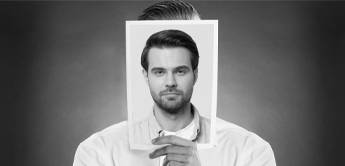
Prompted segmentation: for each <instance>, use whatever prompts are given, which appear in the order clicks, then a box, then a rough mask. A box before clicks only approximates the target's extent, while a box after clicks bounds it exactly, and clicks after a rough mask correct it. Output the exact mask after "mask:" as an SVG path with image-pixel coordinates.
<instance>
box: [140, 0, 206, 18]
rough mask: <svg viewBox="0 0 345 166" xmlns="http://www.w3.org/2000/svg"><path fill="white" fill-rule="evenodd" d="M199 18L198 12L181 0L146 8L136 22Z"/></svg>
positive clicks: (163, 2) (164, 2)
mask: <svg viewBox="0 0 345 166" xmlns="http://www.w3.org/2000/svg"><path fill="white" fill-rule="evenodd" d="M196 17H199V18H200V15H199V13H198V11H197V10H196V9H195V8H194V7H193V6H192V5H191V4H190V3H187V2H183V1H181V0H169V1H162V2H158V3H155V4H153V5H152V6H150V7H148V8H146V9H145V10H144V11H143V13H142V14H141V15H140V16H139V18H138V20H193V19H194V18H196Z"/></svg>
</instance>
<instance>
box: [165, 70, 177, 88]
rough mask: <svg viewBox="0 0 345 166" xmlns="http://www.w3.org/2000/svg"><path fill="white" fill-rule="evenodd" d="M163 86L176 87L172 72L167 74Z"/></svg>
mask: <svg viewBox="0 0 345 166" xmlns="http://www.w3.org/2000/svg"><path fill="white" fill-rule="evenodd" d="M165 86H166V87H167V88H176V87H177V84H176V79H175V76H174V74H173V73H168V74H167V77H166V83H165Z"/></svg>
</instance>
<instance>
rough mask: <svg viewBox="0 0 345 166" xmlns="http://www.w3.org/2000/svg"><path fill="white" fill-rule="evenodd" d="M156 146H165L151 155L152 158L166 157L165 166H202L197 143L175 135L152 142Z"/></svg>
mask: <svg viewBox="0 0 345 166" xmlns="http://www.w3.org/2000/svg"><path fill="white" fill-rule="evenodd" d="M152 143H153V144H154V145H164V144H169V145H167V146H164V147H162V148H159V149H156V150H155V151H153V152H152V153H150V158H151V159H153V158H157V157H160V156H164V155H166V158H165V162H164V164H163V165H164V166H180V165H183V166H200V165H201V164H200V160H199V156H198V152H197V148H196V143H194V142H192V141H189V140H186V139H183V138H180V137H177V136H173V135H169V136H162V137H158V138H155V139H153V140H152Z"/></svg>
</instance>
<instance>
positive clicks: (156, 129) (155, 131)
mask: <svg viewBox="0 0 345 166" xmlns="http://www.w3.org/2000/svg"><path fill="white" fill-rule="evenodd" d="M191 111H192V115H193V120H192V122H191V123H194V125H195V129H196V130H197V131H196V133H197V135H199V132H200V117H199V116H200V115H199V112H198V110H197V109H196V108H195V107H194V105H193V104H191ZM191 123H190V124H188V125H187V126H186V127H184V128H183V129H180V130H179V131H181V130H184V129H186V128H187V127H188V126H189V125H191ZM149 126H150V127H149V130H150V138H151V140H152V139H154V138H157V137H158V136H159V133H160V131H162V130H164V129H162V127H161V126H160V125H159V123H158V121H157V119H156V117H155V115H154V110H153V109H152V111H151V114H150V116H149ZM177 132H178V131H177Z"/></svg>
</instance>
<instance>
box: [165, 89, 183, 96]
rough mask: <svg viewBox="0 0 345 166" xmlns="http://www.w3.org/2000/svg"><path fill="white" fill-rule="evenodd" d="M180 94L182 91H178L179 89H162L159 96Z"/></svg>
mask: <svg viewBox="0 0 345 166" xmlns="http://www.w3.org/2000/svg"><path fill="white" fill-rule="evenodd" d="M181 94H182V92H180V91H178V90H173V91H172V90H165V91H162V92H161V93H160V95H161V96H164V95H171V96H173V95H181Z"/></svg>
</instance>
